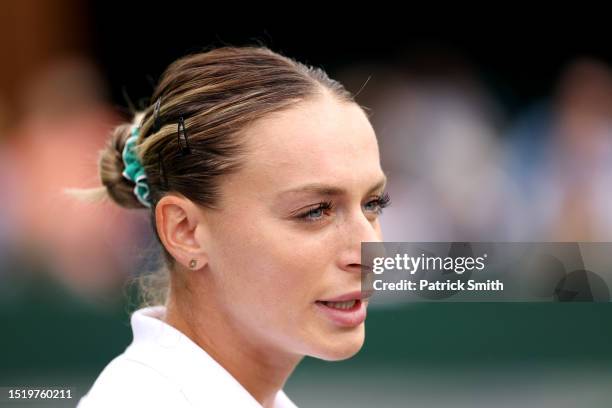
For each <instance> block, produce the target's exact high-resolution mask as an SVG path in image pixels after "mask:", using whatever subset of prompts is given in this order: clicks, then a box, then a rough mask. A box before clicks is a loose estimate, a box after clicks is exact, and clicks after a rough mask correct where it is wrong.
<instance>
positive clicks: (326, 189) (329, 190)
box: [279, 176, 387, 196]
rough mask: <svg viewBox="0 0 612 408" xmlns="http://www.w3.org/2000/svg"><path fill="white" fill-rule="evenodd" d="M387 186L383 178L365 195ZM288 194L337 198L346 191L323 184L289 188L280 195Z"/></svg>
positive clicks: (385, 179) (385, 178) (384, 177)
mask: <svg viewBox="0 0 612 408" xmlns="http://www.w3.org/2000/svg"><path fill="white" fill-rule="evenodd" d="M386 184H387V177H386V176H383V178H382V179H381V180H379V181H378V182H377V183H376V184H375V185H373V186H372V187H371V188H370V189H369V190H368V192H367V194H371V193H373V192H374V191H376V190H378V189H381V188H384V187H385V186H386ZM290 193H294V194H295V193H309V194H318V195H325V196H339V195H343V194H346V193H347V191H346V189H344V188H343V187H337V186H333V185H330V184H324V183H310V184H305V185H303V186H299V187H295V188H291V189H289V190H285V191H281V192H280V193H279V196H280V195H285V194H290Z"/></svg>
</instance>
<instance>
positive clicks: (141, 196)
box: [121, 126, 151, 208]
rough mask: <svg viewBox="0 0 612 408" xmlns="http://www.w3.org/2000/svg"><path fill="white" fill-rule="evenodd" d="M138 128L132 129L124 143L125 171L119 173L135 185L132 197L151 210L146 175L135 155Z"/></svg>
mask: <svg viewBox="0 0 612 408" xmlns="http://www.w3.org/2000/svg"><path fill="white" fill-rule="evenodd" d="M138 131H139V128H138V126H134V127H133V128H132V135H131V136H130V137H128V139H127V140H126V141H125V146H124V147H123V153H122V155H121V157H122V158H123V164H124V166H125V169H124V170H123V172H122V173H121V174H122V175H123V176H124V177H125V178H127V179H128V180H131V181H132V182H134V183H135V184H136V185H135V186H134V195H135V196H136V198H137V199H138V201H140V202H141V203H142V204H143V205H144V206H145V207H148V208H151V203H150V202H149V185H148V184H147V175H146V174H145V170H144V167H142V163H141V162H140V159H139V158H138V155H137V154H136V150H135V148H136V141H137V140H138Z"/></svg>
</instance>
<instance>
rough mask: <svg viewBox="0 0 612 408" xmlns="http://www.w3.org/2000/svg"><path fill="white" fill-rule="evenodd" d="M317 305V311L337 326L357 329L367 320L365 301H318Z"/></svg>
mask: <svg viewBox="0 0 612 408" xmlns="http://www.w3.org/2000/svg"><path fill="white" fill-rule="evenodd" d="M315 304H316V305H317V309H318V310H319V311H320V312H321V313H322V314H323V315H324V316H325V317H326V318H327V319H329V321H331V322H332V323H334V324H335V325H337V326H341V327H355V326H358V325H360V324H361V323H363V321H364V320H365V318H366V303H365V302H364V300H363V299H349V300H342V301H329V300H317V301H316V302H315Z"/></svg>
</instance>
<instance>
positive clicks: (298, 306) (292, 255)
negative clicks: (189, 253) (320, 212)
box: [210, 219, 335, 324]
mask: <svg viewBox="0 0 612 408" xmlns="http://www.w3.org/2000/svg"><path fill="white" fill-rule="evenodd" d="M283 223H286V224H289V223H288V222H287V221H277V220H271V219H267V220H265V222H263V221H259V222H258V221H257V220H250V221H249V222H247V221H246V220H240V222H236V223H234V224H232V225H231V226H230V225H226V227H225V228H223V230H222V231H221V230H219V231H216V235H215V239H214V241H215V242H214V244H213V247H212V251H211V254H210V255H211V259H210V264H211V268H213V269H214V270H215V272H217V273H216V275H217V276H218V278H217V279H219V280H220V281H219V284H218V285H217V286H218V287H220V288H222V290H223V291H224V292H225V296H224V297H228V298H231V299H233V301H232V307H234V309H238V308H239V309H241V310H242V311H243V312H244V313H248V314H249V315H253V314H258V315H260V316H261V315H264V316H266V317H267V318H270V317H272V316H274V319H275V323H276V324H280V323H281V322H280V321H279V320H287V321H291V320H292V319H293V320H295V318H296V317H297V315H300V314H302V313H303V312H304V310H305V309H306V308H307V307H310V304H311V303H312V302H313V301H314V300H315V299H316V296H317V295H321V290H322V289H324V286H323V279H324V274H325V271H329V270H330V269H331V268H332V265H331V263H332V262H333V254H334V253H335V250H334V249H333V248H332V246H331V245H329V243H328V242H326V240H322V239H321V237H320V236H316V234H307V233H304V230H300V229H298V228H296V227H292V226H290V225H283ZM221 280H222V281H221Z"/></svg>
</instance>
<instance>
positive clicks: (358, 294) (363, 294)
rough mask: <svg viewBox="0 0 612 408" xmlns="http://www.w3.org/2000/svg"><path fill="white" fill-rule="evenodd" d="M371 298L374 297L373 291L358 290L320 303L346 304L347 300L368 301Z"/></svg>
mask: <svg viewBox="0 0 612 408" xmlns="http://www.w3.org/2000/svg"><path fill="white" fill-rule="evenodd" d="M370 296H372V291H362V290H356V291H353V292H349V293H345V294H343V295H340V296H336V297H333V298H328V299H320V301H324V302H344V301H346V300H353V299H359V300H363V299H366V298H368V297H370Z"/></svg>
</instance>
